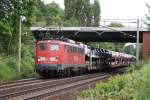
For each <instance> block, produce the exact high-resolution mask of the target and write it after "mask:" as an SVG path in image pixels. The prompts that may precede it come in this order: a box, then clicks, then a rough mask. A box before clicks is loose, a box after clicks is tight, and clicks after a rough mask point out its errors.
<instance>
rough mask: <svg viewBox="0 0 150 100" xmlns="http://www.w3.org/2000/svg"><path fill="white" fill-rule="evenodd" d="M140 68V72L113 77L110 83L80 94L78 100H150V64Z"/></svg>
mask: <svg viewBox="0 0 150 100" xmlns="http://www.w3.org/2000/svg"><path fill="white" fill-rule="evenodd" d="M140 66H141V68H140V70H134V71H132V73H127V74H125V75H118V76H116V77H112V78H110V79H109V81H108V83H101V84H97V85H96V88H95V89H90V90H88V91H83V92H81V93H78V97H77V98H78V100H149V98H150V95H149V92H150V84H149V82H150V78H149V77H150V70H149V66H150V63H147V64H144V66H142V64H141V65H140Z"/></svg>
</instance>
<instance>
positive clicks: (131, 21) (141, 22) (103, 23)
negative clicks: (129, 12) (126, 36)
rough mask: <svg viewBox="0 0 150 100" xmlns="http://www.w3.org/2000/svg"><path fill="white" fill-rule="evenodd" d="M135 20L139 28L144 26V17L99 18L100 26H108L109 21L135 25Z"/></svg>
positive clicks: (125, 25)
mask: <svg viewBox="0 0 150 100" xmlns="http://www.w3.org/2000/svg"><path fill="white" fill-rule="evenodd" d="M137 20H139V26H140V28H144V27H146V24H145V22H146V19H101V20H100V26H102V27H108V26H109V25H110V24H111V23H121V24H122V25H123V26H124V27H127V28H130V27H137Z"/></svg>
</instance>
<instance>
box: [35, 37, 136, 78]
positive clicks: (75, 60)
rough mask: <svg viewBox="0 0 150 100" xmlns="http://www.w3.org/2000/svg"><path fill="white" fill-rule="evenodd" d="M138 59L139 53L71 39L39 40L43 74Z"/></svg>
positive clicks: (82, 70)
mask: <svg viewBox="0 0 150 100" xmlns="http://www.w3.org/2000/svg"><path fill="white" fill-rule="evenodd" d="M133 63H135V56H133V55H129V54H125V53H120V52H114V51H110V50H105V49H101V48H93V47H89V46H87V45H85V44H82V43H79V42H75V41H73V40H70V39H49V40H40V41H37V42H36V65H35V69H36V72H37V73H39V74H40V76H42V77H49V76H54V75H58V76H70V75H71V74H82V73H85V72H87V71H91V70H101V69H105V68H113V67H120V66H129V65H130V64H133Z"/></svg>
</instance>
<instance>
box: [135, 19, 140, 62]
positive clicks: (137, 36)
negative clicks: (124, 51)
mask: <svg viewBox="0 0 150 100" xmlns="http://www.w3.org/2000/svg"><path fill="white" fill-rule="evenodd" d="M139 33H140V32H139V19H138V20H137V34H136V62H137V63H139V51H140V50H139V49H140V48H139Z"/></svg>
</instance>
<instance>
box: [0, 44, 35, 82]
mask: <svg viewBox="0 0 150 100" xmlns="http://www.w3.org/2000/svg"><path fill="white" fill-rule="evenodd" d="M34 53H35V50H34V45H24V44H22V59H21V72H20V73H18V70H17V63H18V62H17V56H10V55H9V56H6V55H2V54H1V55H0V82H1V83H2V82H7V81H12V80H17V79H22V78H28V77H35V76H36V73H35V72H34V65H35V61H34V55H35V54H34Z"/></svg>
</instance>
